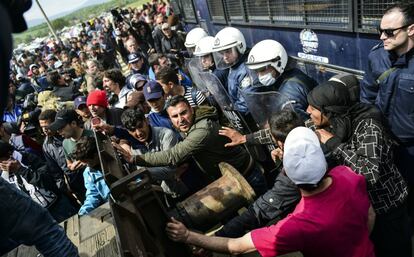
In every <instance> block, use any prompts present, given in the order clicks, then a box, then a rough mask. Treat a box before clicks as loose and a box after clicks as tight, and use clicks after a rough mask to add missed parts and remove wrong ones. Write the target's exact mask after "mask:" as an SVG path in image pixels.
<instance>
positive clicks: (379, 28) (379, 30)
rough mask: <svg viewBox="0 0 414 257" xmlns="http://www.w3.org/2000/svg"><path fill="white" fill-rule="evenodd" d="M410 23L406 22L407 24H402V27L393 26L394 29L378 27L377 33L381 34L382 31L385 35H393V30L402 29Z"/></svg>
mask: <svg viewBox="0 0 414 257" xmlns="http://www.w3.org/2000/svg"><path fill="white" fill-rule="evenodd" d="M410 25H411V24H407V25H404V26H402V27H399V28H395V29H381V27H378V33H379V35H380V36H381V35H382V33H384V34H385V36H387V37H393V36H395V34H394V31H396V30H399V29H404V28H406V27H408V26H410Z"/></svg>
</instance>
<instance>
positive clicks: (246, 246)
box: [166, 218, 256, 255]
mask: <svg viewBox="0 0 414 257" xmlns="http://www.w3.org/2000/svg"><path fill="white" fill-rule="evenodd" d="M166 230H167V234H168V236H169V237H170V238H171V240H173V241H178V242H184V243H187V244H191V245H195V246H198V247H201V248H205V249H207V250H211V251H214V252H222V253H230V254H232V255H238V254H242V253H249V252H253V251H255V250H256V248H255V247H254V244H253V241H252V238H251V236H250V233H247V234H245V235H244V236H242V237H239V238H225V237H217V236H211V237H210V236H206V235H203V234H200V233H197V232H193V231H190V230H188V229H187V228H186V227H185V226H184V224H182V223H181V222H179V221H177V220H176V219H174V218H171V222H169V223H168V224H167V229H166Z"/></svg>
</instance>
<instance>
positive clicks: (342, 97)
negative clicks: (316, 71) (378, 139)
mask: <svg viewBox="0 0 414 257" xmlns="http://www.w3.org/2000/svg"><path fill="white" fill-rule="evenodd" d="M307 98H308V103H309V105H312V106H313V107H315V108H317V109H318V110H319V111H321V113H322V114H323V115H325V116H326V117H327V118H328V120H329V125H330V127H329V128H326V129H327V130H329V131H330V132H331V133H333V134H334V135H335V136H336V137H337V138H339V139H340V141H341V142H346V141H348V139H349V138H350V137H351V135H352V133H353V131H354V129H355V128H356V126H357V125H358V123H359V122H360V121H361V120H363V119H368V118H372V119H374V120H376V121H378V122H379V123H380V124H382V121H383V120H382V115H381V112H380V111H379V110H378V109H377V108H376V107H375V106H373V105H369V104H364V103H354V102H353V101H352V99H351V96H350V93H349V90H348V88H347V87H346V86H344V85H343V84H342V83H339V82H335V81H327V82H325V83H323V84H321V85H319V86H317V87H315V88H314V89H313V90H312V91H311V92H309V94H308V97H307Z"/></svg>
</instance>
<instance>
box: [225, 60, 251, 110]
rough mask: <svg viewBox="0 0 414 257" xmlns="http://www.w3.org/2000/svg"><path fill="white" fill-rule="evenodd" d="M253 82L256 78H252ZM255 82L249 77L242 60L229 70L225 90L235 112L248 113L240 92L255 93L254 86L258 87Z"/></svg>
mask: <svg viewBox="0 0 414 257" xmlns="http://www.w3.org/2000/svg"><path fill="white" fill-rule="evenodd" d="M253 80H255V81H256V80H257V78H253ZM255 81H252V78H251V77H250V73H249V70H248V68H247V67H246V65H245V64H244V58H242V60H241V61H239V63H237V64H235V65H234V66H232V67H231V68H230V69H229V75H228V77H227V89H228V93H229V96H230V100H231V101H232V102H233V103H234V108H235V110H236V111H239V112H241V113H243V114H247V113H248V112H249V110H248V108H247V105H246V101H245V100H244V97H243V95H242V93H241V91H247V92H257V91H258V88H257V87H256V86H254V85H258V83H257V82H255Z"/></svg>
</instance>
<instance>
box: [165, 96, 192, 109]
mask: <svg viewBox="0 0 414 257" xmlns="http://www.w3.org/2000/svg"><path fill="white" fill-rule="evenodd" d="M179 103H185V104H186V105H187V106H189V107H191V105H190V103H189V102H188V100H187V99H186V98H185V97H184V96H182V95H175V96H173V97H170V98H168V99H167V101H166V103H165V109H166V110H167V109H168V108H169V107H174V106H176V105H177V104H179Z"/></svg>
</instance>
